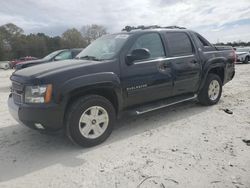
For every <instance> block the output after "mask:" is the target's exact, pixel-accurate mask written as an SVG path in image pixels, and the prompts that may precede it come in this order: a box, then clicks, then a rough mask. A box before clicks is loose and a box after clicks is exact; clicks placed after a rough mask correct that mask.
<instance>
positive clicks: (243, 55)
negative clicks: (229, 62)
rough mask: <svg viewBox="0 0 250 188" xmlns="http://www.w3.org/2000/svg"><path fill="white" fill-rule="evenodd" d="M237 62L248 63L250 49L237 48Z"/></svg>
mask: <svg viewBox="0 0 250 188" xmlns="http://www.w3.org/2000/svg"><path fill="white" fill-rule="evenodd" d="M236 57H237V61H239V62H243V63H248V62H249V61H250V47H242V48H236Z"/></svg>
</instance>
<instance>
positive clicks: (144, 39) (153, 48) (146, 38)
mask: <svg viewBox="0 0 250 188" xmlns="http://www.w3.org/2000/svg"><path fill="white" fill-rule="evenodd" d="M141 48H146V49H148V50H149V51H150V58H157V57H164V56H165V52H164V48H163V45H162V41H161V38H160V36H159V34H158V33H148V34H144V35H142V36H140V37H139V38H138V39H137V40H136V41H135V43H134V44H133V46H132V48H131V49H130V52H132V51H133V50H135V49H141Z"/></svg>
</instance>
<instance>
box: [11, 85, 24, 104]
mask: <svg viewBox="0 0 250 188" xmlns="http://www.w3.org/2000/svg"><path fill="white" fill-rule="evenodd" d="M23 88H24V87H23V85H22V84H20V83H17V82H12V86H11V93H12V97H13V100H14V103H16V104H21V103H22V100H23V93H24V92H23Z"/></svg>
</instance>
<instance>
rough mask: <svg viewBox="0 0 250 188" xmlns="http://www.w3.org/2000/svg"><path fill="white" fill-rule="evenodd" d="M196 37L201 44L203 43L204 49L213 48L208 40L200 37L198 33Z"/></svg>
mask: <svg viewBox="0 0 250 188" xmlns="http://www.w3.org/2000/svg"><path fill="white" fill-rule="evenodd" d="M196 36H197V38H198V39H199V42H200V43H201V45H202V46H204V47H206V46H208V47H210V46H211V45H210V44H209V42H208V41H207V40H206V39H204V38H203V37H202V36H200V35H199V34H197V33H196Z"/></svg>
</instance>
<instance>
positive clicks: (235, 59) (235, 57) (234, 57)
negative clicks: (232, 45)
mask: <svg viewBox="0 0 250 188" xmlns="http://www.w3.org/2000/svg"><path fill="white" fill-rule="evenodd" d="M230 55H231V56H232V57H233V62H234V63H236V61H237V55H236V53H235V50H233V52H232V53H231V54H230Z"/></svg>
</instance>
